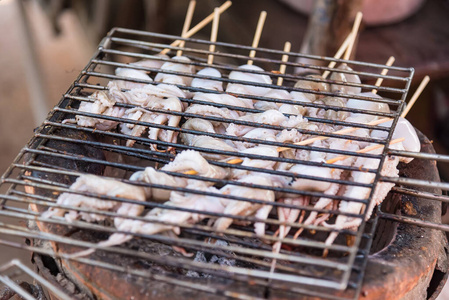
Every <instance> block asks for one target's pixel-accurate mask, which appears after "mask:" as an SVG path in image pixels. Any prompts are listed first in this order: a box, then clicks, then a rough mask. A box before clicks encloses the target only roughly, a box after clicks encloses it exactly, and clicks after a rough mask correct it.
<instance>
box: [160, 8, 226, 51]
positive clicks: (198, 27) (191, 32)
mask: <svg viewBox="0 0 449 300" xmlns="http://www.w3.org/2000/svg"><path fill="white" fill-rule="evenodd" d="M231 5H232V2H231V1H226V2H225V3H223V4H222V5H221V6H220V7H219V10H220V14H222V13H223V12H224V11H225V10H227V9H228V8H229V7H230V6H231ZM213 18H214V13H211V14H210V15H208V16H207V17H206V18H205V19H204V20H202V21H201V22H199V23H198V24H197V25H196V26H195V27H193V28H191V29H190V30H189V31H187V32H186V35H185V36H183V37H184V38H189V37H191V36H192V35H194V34H195V33H197V32H198V31H200V30H201V29H203V28H204V27H205V26H206V25H207V24H209V23H210V22H211V21H212V20H213ZM180 43H182V40H176V41H174V42H173V43H171V44H170V46H172V47H176V46H179V44H180ZM170 50H171V49H169V48H166V49H164V50H162V51H161V52H160V54H167V53H168V52H170Z"/></svg>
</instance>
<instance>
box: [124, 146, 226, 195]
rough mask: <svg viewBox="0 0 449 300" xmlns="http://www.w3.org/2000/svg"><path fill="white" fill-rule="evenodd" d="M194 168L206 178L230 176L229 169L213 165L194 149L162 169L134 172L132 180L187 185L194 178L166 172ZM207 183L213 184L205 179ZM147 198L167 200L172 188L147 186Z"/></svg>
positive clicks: (185, 152)
mask: <svg viewBox="0 0 449 300" xmlns="http://www.w3.org/2000/svg"><path fill="white" fill-rule="evenodd" d="M190 170H194V171H195V172H196V173H197V174H196V175H198V176H202V177H206V178H216V179H223V178H225V177H227V176H228V171H227V170H225V169H223V168H220V167H217V166H214V165H211V164H209V163H208V162H207V160H205V159H204V158H203V157H202V156H201V154H200V153H199V152H197V151H194V150H185V151H182V152H181V153H179V154H178V155H176V156H175V159H174V160H173V161H172V162H170V163H168V164H166V165H165V166H163V167H162V168H161V169H160V170H156V169H154V168H153V167H147V168H145V170H143V171H139V172H136V173H134V174H133V175H132V176H131V178H130V179H131V180H134V181H141V182H145V183H149V184H153V185H154V184H156V185H165V186H169V187H178V188H181V187H186V186H187V184H188V183H193V182H194V181H196V180H194V179H187V178H184V177H178V176H173V175H169V174H167V173H166V172H175V173H180V174H181V173H183V172H185V171H190ZM203 182H204V184H205V185H212V184H213V183H212V182H210V181H203ZM144 190H145V193H146V196H147V198H153V199H154V200H158V201H166V200H168V199H169V198H170V194H171V190H168V189H166V188H156V187H145V188H144Z"/></svg>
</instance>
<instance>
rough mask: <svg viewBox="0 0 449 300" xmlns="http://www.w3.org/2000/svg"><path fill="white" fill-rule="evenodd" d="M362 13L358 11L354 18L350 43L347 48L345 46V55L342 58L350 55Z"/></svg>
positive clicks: (347, 57)
mask: <svg viewBox="0 0 449 300" xmlns="http://www.w3.org/2000/svg"><path fill="white" fill-rule="evenodd" d="M362 17H363V14H362V13H361V12H360V11H359V12H358V13H357V14H356V16H355V20H354V25H353V26H352V31H351V34H352V39H351V43H350V44H349V45H348V48H346V52H345V56H344V57H343V59H345V60H348V59H349V58H350V57H351V52H352V48H353V47H354V44H355V41H356V39H357V32H358V31H359V27H360V23H361V22H362Z"/></svg>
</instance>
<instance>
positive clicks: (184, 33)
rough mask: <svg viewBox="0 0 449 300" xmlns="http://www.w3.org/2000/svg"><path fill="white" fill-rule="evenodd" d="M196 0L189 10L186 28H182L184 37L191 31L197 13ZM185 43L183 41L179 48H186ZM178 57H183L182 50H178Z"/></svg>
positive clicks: (192, 0) (191, 3)
mask: <svg viewBox="0 0 449 300" xmlns="http://www.w3.org/2000/svg"><path fill="white" fill-rule="evenodd" d="M195 6H196V0H190V2H189V7H188V8H187V14H186V19H185V20H184V26H183V27H182V33H181V36H182V37H186V34H187V32H188V31H189V28H190V24H191V23H192V17H193V12H194V11H195ZM184 46H185V41H181V43H179V47H181V48H184ZM176 56H182V50H178V52H176Z"/></svg>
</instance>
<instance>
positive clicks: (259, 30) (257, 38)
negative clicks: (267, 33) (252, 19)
mask: <svg viewBox="0 0 449 300" xmlns="http://www.w3.org/2000/svg"><path fill="white" fill-rule="evenodd" d="M266 18H267V12H266V11H262V12H261V13H260V16H259V21H258V22H257V27H256V33H255V34H254V38H253V44H252V45H251V47H253V48H257V47H258V46H259V41H260V36H261V35H262V29H263V25H264V24H265V19H266ZM255 56H256V50H251V51H250V52H249V57H250V58H254V57H255ZM247 64H248V65H252V64H253V61H252V60H251V59H249V60H248V62H247Z"/></svg>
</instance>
